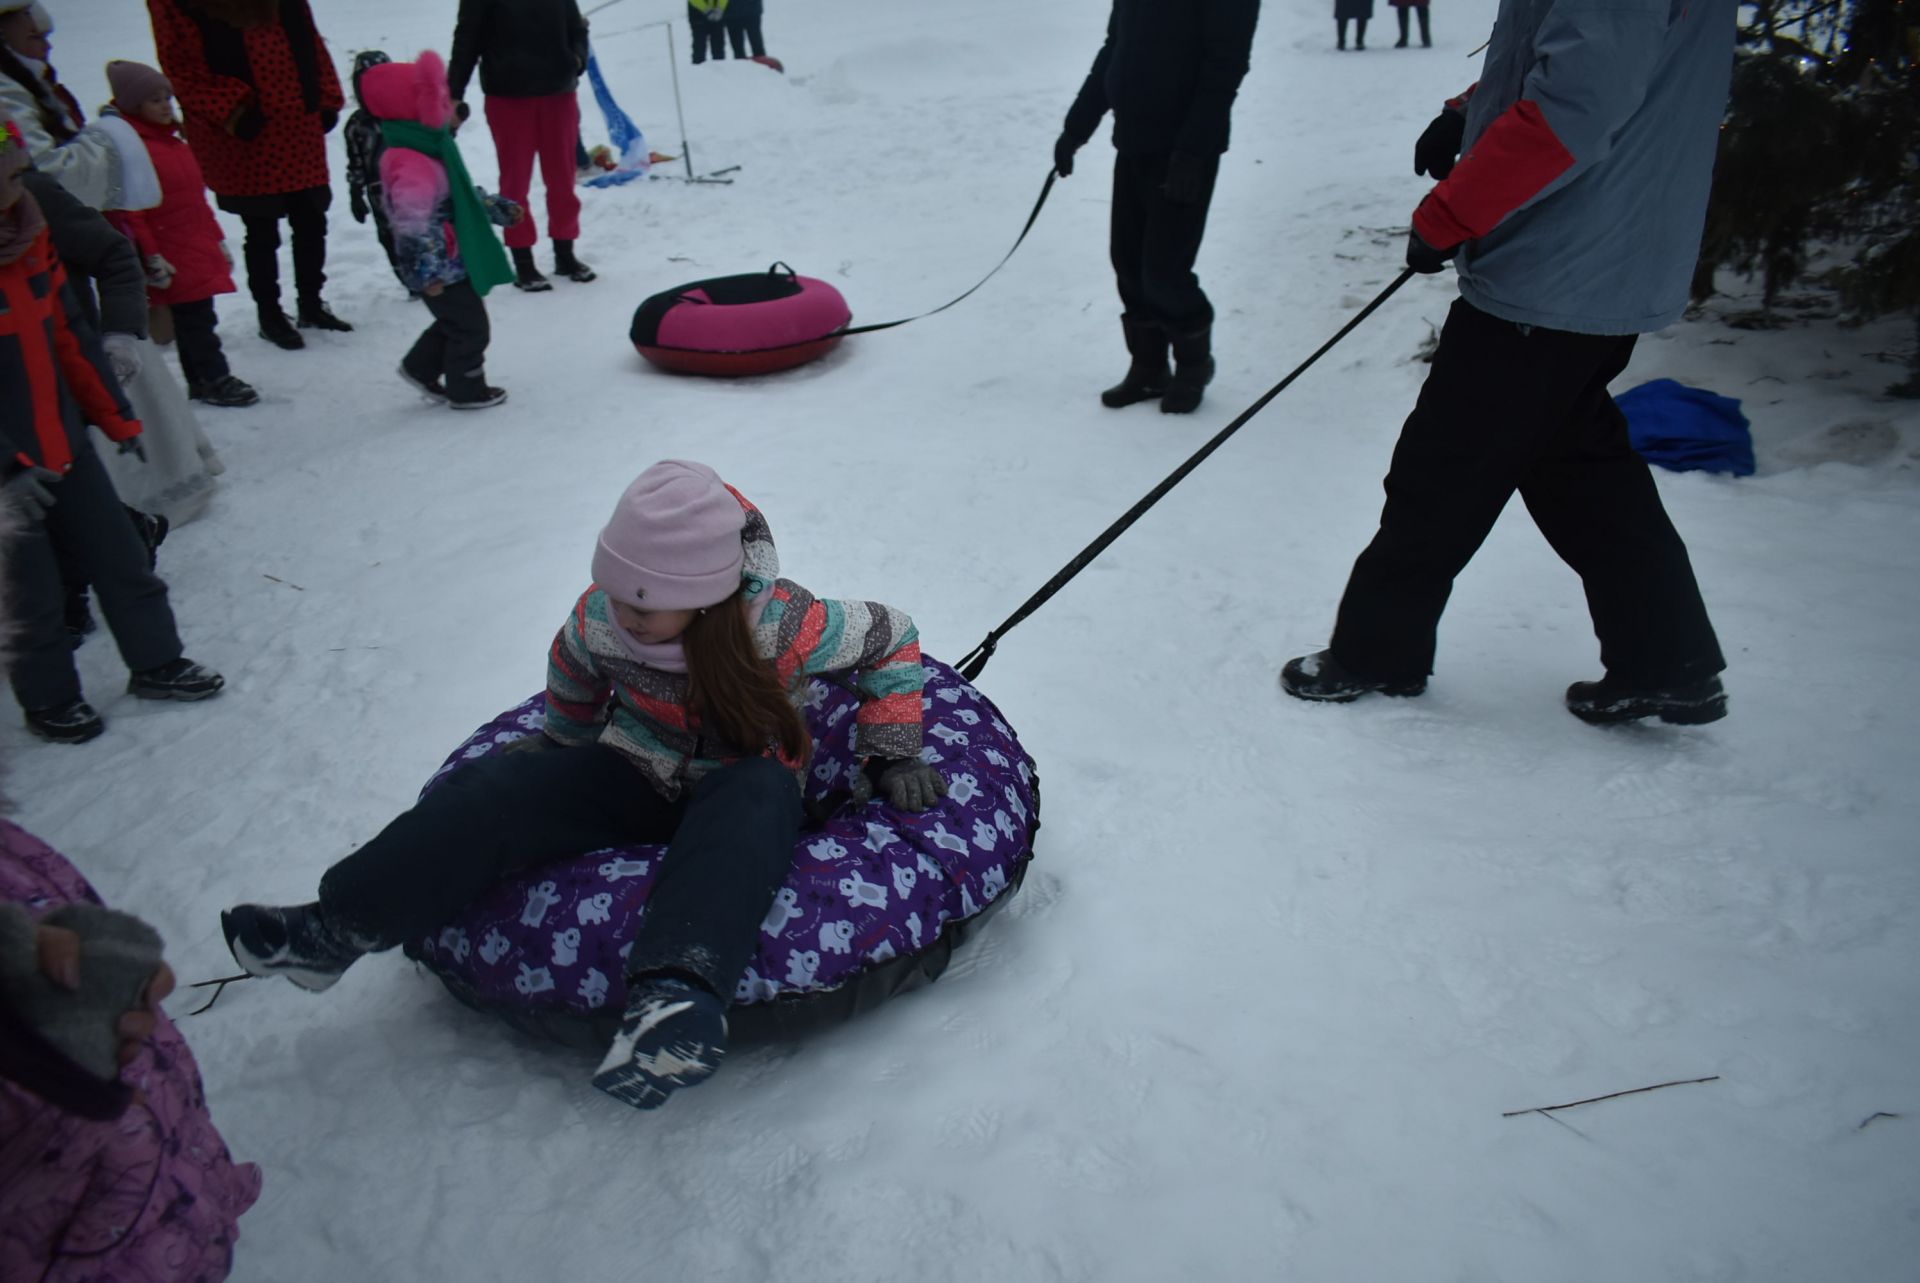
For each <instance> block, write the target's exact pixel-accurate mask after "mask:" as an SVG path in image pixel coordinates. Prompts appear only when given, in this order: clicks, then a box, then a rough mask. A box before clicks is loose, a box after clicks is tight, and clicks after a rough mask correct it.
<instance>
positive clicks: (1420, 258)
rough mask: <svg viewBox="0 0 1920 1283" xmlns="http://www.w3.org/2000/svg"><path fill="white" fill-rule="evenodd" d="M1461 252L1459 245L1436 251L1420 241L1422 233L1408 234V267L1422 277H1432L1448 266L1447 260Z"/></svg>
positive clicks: (1412, 232) (1410, 232)
mask: <svg viewBox="0 0 1920 1283" xmlns="http://www.w3.org/2000/svg"><path fill="white" fill-rule="evenodd" d="M1459 252H1460V247H1459V246H1458V245H1449V246H1447V248H1445V249H1435V248H1434V247H1433V246H1431V245H1429V244H1427V243H1426V242H1425V241H1424V240H1421V239H1420V233H1419V232H1414V231H1409V232H1408V233H1407V266H1408V267H1411V268H1412V269H1413V270H1414V271H1416V272H1418V273H1420V275H1422V276H1432V275H1433V274H1434V273H1435V272H1437V271H1439V270H1440V269H1441V268H1443V267H1445V266H1446V265H1447V260H1448V259H1450V258H1452V257H1453V256H1454V255H1455V254H1458V253H1459Z"/></svg>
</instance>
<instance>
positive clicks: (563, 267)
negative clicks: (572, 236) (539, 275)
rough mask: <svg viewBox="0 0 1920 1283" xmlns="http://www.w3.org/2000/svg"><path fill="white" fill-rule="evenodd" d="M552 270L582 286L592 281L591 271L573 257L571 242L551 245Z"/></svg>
mask: <svg viewBox="0 0 1920 1283" xmlns="http://www.w3.org/2000/svg"><path fill="white" fill-rule="evenodd" d="M553 270H554V271H555V272H556V273H558V274H559V275H561V276H564V277H566V278H567V279H568V280H570V281H577V282H579V283H580V284H582V285H585V284H586V283H587V282H588V281H590V280H592V279H594V271H593V269H592V268H591V267H588V266H587V265H586V264H585V263H582V262H581V261H580V260H579V259H577V258H575V257H574V256H573V242H572V241H555V242H554V243H553Z"/></svg>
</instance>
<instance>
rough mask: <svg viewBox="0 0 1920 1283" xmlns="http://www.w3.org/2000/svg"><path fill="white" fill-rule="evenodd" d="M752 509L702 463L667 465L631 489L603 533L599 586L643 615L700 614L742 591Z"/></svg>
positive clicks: (596, 574) (597, 554)
mask: <svg viewBox="0 0 1920 1283" xmlns="http://www.w3.org/2000/svg"><path fill="white" fill-rule="evenodd" d="M746 524H747V513H746V509H745V508H743V507H741V505H740V500H739V499H737V498H735V497H734V494H733V492H732V491H731V490H728V489H727V487H726V484H725V483H724V482H722V481H721V480H720V477H719V474H718V473H716V472H714V470H713V469H712V468H709V467H708V466H707V465H706V464H704V463H692V462H689V461H687V460H684V459H666V460H663V461H661V462H659V463H656V464H654V465H653V466H652V467H651V468H648V469H647V470H646V471H645V472H643V473H641V474H640V475H639V477H637V478H636V479H635V480H634V483H633V484H632V485H630V486H628V487H627V490H626V493H625V494H623V495H621V496H620V502H619V503H618V504H617V505H615V507H614V509H613V518H612V520H610V521H608V522H607V526H606V529H604V530H602V531H601V532H600V544H599V546H598V547H597V548H596V549H595V550H594V553H593V578H594V582H595V583H597V584H599V585H600V587H602V588H603V589H605V590H606V593H607V595H608V596H609V597H611V598H613V599H614V600H615V601H620V602H625V603H626V604H627V605H629V606H634V607H637V608H638V609H640V610H698V609H700V608H702V607H704V606H712V605H715V604H717V603H719V602H722V601H725V600H726V599H727V598H729V597H731V596H732V595H733V594H734V593H735V592H737V591H739V588H740V571H741V569H742V567H743V566H744V564H745V562H746V549H745V547H744V546H743V545H742V544H741V542H740V532H741V530H742V529H744V528H745V526H746Z"/></svg>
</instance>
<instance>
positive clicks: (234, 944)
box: [220, 902, 366, 993]
mask: <svg viewBox="0 0 1920 1283" xmlns="http://www.w3.org/2000/svg"><path fill="white" fill-rule="evenodd" d="M220 932H221V934H222V935H224V936H226V938H227V948H228V949H229V950H231V951H232V953H233V960H234V961H235V962H237V963H239V964H240V969H241V970H242V971H244V972H246V973H247V974H248V975H250V976H285V977H286V978H287V979H288V980H291V981H292V982H293V983H294V984H296V985H299V986H300V987H301V988H302V989H305V990H307V991H309V992H311V993H319V992H320V991H321V990H322V989H330V988H332V987H333V983H334V981H336V980H338V979H339V978H340V976H341V973H343V972H344V971H346V969H347V968H348V967H350V966H352V965H353V964H354V963H355V962H356V961H357V960H358V959H359V958H360V955H361V954H363V953H365V952H366V950H364V949H361V948H359V947H358V946H356V945H355V944H354V943H353V942H352V941H351V940H349V939H347V938H346V937H344V936H343V935H341V934H340V933H339V932H336V931H335V930H334V929H333V928H332V927H331V926H330V925H329V924H328V923H327V921H326V919H324V918H322V917H321V916H320V905H319V903H318V902H315V903H313V904H296V905H286V906H284V907H282V906H278V905H271V904H240V905H235V906H234V907H233V908H231V909H226V910H223V911H222V912H221V914H220Z"/></svg>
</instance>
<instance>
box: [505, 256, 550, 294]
mask: <svg viewBox="0 0 1920 1283" xmlns="http://www.w3.org/2000/svg"><path fill="white" fill-rule="evenodd" d="M513 287H514V288H515V289H517V290H525V291H526V292H527V293H529V294H539V293H543V292H544V291H546V290H550V289H552V288H553V282H552V281H550V280H548V279H547V278H546V277H544V276H542V275H540V269H539V268H537V267H535V266H534V265H533V251H532V250H530V249H517V250H514V251H513Z"/></svg>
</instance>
